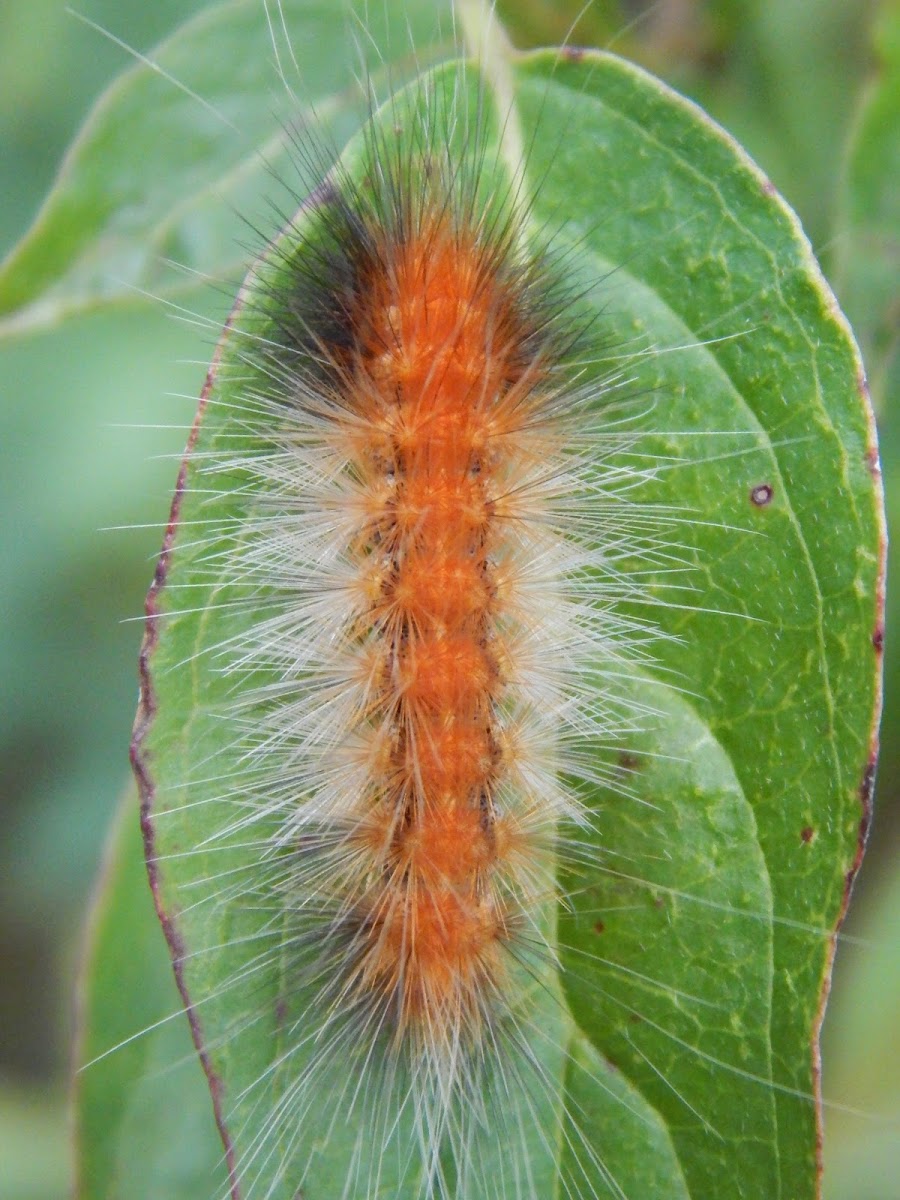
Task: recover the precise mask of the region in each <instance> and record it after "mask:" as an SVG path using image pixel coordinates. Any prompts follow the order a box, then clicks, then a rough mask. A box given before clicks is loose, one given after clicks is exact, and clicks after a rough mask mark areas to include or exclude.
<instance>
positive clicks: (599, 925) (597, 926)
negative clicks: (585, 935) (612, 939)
mask: <svg viewBox="0 0 900 1200" xmlns="http://www.w3.org/2000/svg"><path fill="white" fill-rule="evenodd" d="M605 931H606V926H605V925H604V924H603V922H602V921H595V922H594V933H605Z"/></svg>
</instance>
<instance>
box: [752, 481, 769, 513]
mask: <svg viewBox="0 0 900 1200" xmlns="http://www.w3.org/2000/svg"><path fill="white" fill-rule="evenodd" d="M774 494H775V489H774V488H773V487H772V485H771V483H758V484H757V485H756V487H753V488H751V489H750V502H751V503H752V504H755V505H756V507H757V508H765V506H766V505H767V504H769V503H770V501H771V499H772V497H773V495H774Z"/></svg>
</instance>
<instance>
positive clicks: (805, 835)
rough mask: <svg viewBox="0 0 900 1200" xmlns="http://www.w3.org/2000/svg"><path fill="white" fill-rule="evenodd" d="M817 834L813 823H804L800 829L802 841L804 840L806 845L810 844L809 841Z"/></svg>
mask: <svg viewBox="0 0 900 1200" xmlns="http://www.w3.org/2000/svg"><path fill="white" fill-rule="evenodd" d="M815 836H816V831H815V830H814V829H813V827H812V825H804V826H803V828H802V829H801V830H800V841H801V842H803V844H804V845H806V846H808V845H809V843H810V842H811V841H812V840H813V839H814V838H815Z"/></svg>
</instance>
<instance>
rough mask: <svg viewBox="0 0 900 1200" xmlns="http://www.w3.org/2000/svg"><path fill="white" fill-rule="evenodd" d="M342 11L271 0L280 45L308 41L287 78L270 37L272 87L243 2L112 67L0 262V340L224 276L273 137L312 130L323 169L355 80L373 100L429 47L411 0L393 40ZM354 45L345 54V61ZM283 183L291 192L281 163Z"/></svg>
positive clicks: (279, 154) (273, 161)
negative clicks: (117, 69)
mask: <svg viewBox="0 0 900 1200" xmlns="http://www.w3.org/2000/svg"><path fill="white" fill-rule="evenodd" d="M358 7H359V9H360V13H359V14H354V11H353V10H350V11H347V12H345V13H343V15H342V16H336V14H335V10H334V5H333V4H332V3H330V2H329V0H285V2H284V3H283V13H284V28H285V30H286V33H287V38H288V40H289V43H290V46H291V47H293V46H296V47H299V48H301V49H300V52H301V53H303V50H304V48H306V47H309V46H315V53H307V54H304V55H303V63H304V68H303V74H302V79H301V78H299V77H298V76H297V70H296V68H295V67H294V65H293V61H292V59H291V53H292V51H291V50H289V48H288V41H285V40H284V39H282V38H281V34H282V30H281V29H280V28H278V30H277V36H278V38H279V39H280V46H281V51H280V52H281V54H283V55H284V61H283V62H282V63H281V69H282V70H283V71H284V73H285V78H286V81H287V86H284V85H282V86H273V69H272V57H273V43H272V35H271V33H270V30H269V28H268V26H267V24H266V22H265V21H264V20H263V19H261V18H262V14H261V11H260V9H261V6H260V4H259V3H258V0H229V2H228V3H223V4H216V5H213V6H211V7H210V8H208V9H205V10H204V11H203V12H201V13H200V14H199V15H198V16H196V17H194V18H193V19H192V20H191V21H189V22H187V23H186V24H185V25H183V26H181V27H180V28H179V29H178V30H177V31H176V32H175V33H174V34H173V35H172V36H171V37H170V38H168V39H166V41H165V42H163V43H162V44H161V45H160V46H158V47H157V48H156V49H155V50H153V51H151V52H150V54H149V55H148V56H147V60H145V61H144V62H139V63H137V64H136V65H134V66H133V67H132V68H131V69H130V70H127V71H125V72H124V74H123V75H121V76H120V77H119V78H118V79H117V80H116V82H115V83H114V84H113V85H112V86H111V87H110V88H109V89H108V90H107V92H106V93H105V94H104V95H103V97H102V98H101V99H100V101H99V102H98V103H97V105H96V106H95V108H94V110H93V112H92V113H91V115H90V116H89V117H88V119H87V121H86V123H85V125H84V127H83V129H82V130H81V133H80V134H79V136H78V138H77V139H76V141H75V142H74V143H73V145H72V147H71V148H70V150H69V152H68V154H67V156H66V160H65V162H64V163H63V166H62V168H61V170H60V174H59V177H58V179H57V181H56V184H55V185H54V187H53V189H52V190H51V192H50V194H49V196H48V197H47V199H46V201H45V203H44V205H43V207H42V209H41V212H40V213H39V214H38V217H37V219H36V221H35V223H34V225H33V226H32V228H31V230H30V231H29V233H28V234H27V235H26V237H25V238H23V239H22V241H21V242H20V243H19V244H18V245H17V246H16V247H15V249H14V250H13V252H12V253H11V254H10V256H9V257H8V258H7V259H6V261H5V262H4V263H3V264H2V266H0V334H2V333H4V332H5V333H17V332H22V331H24V330H27V329H29V328H33V327H35V326H38V325H41V324H45V323H48V322H53V321H57V320H59V319H60V318H61V317H63V316H65V315H67V314H71V313H72V312H75V311H78V310H80V309H84V308H89V307H96V306H97V305H100V304H108V303H110V302H112V301H116V300H118V301H121V300H122V299H123V298H124V299H127V298H132V299H133V298H134V296H135V295H136V294H138V292H140V291H147V292H150V293H152V294H154V295H156V296H164V295H167V294H169V293H170V292H171V291H172V290H173V289H174V290H177V289H178V287H179V285H180V287H181V288H184V286H185V283H186V282H188V283H190V282H195V281H196V279H195V278H194V279H193V280H192V277H191V274H192V273H199V274H200V275H201V276H212V277H219V276H221V275H222V274H223V273H226V272H228V271H229V270H231V271H233V270H234V269H235V267H236V266H240V264H241V263H242V262H243V261H244V260H245V259H246V254H245V253H242V252H241V248H240V243H241V242H242V241H243V242H245V243H246V242H247V241H248V240H254V235H253V234H252V232H250V231H252V228H253V226H254V225H256V224H257V223H260V222H262V223H263V224H264V226H266V227H268V226H269V225H271V223H272V219H273V218H272V210H271V204H270V207H269V208H266V209H264V210H263V211H260V209H259V198H260V194H261V192H262V191H264V190H265V189H264V188H263V187H262V184H263V181H264V180H266V179H267V178H268V179H269V180H270V182H271V179H272V177H273V176H274V177H276V178H277V176H278V174H279V172H282V171H285V164H286V163H287V162H288V158H287V157H286V153H285V143H286V142H287V141H288V140H289V137H288V136H287V135H286V130H288V129H289V128H290V127H294V128H296V129H298V130H301V131H302V130H308V129H309V128H310V127H314V128H315V129H316V131H317V133H316V137H317V139H318V141H319V150H318V153H320V154H321V157H322V166H323V168H324V167H326V166H327V165H328V163H329V161H330V156H331V155H332V154H333V147H334V146H340V145H342V144H343V142H344V141H345V140H346V138H347V136H348V134H349V132H350V131H351V130H352V129H353V128H354V127H355V126H356V125H357V124H358V123H359V120H360V115H361V113H362V112H363V111H365V92H364V88H365V86H366V82H368V77H367V72H371V85H372V87H373V88H374V89H375V90H376V94H377V89H378V88H379V87H380V88H382V89H383V88H384V87H385V84H386V80H385V67H384V64H385V63H386V62H390V63H392V76H393V77H394V78H397V77H402V76H403V74H404V73H406V74H408V73H409V72H410V71H411V70H412V69H413V67H414V65H415V63H416V61H417V59H418V58H419V57H421V58H422V59H425V60H427V57H428V50H427V49H426V48H427V47H429V46H432V45H434V44H435V43H436V42H437V40H438V39H439V37H440V32H439V17H440V14H441V13H442V11H443V7H444V6H443V5H442V4H440V3H438V4H434V3H431V2H430V0H412V2H411V3H410V4H409V5H408V6H407V8H408V18H409V24H408V27H407V28H405V29H404V30H403V31H402V34H401V35H400V36H402V38H403V39H404V40H403V42H402V43H401V44H400V45H399V46H398V45H397V44H396V41H395V42H393V43H392V41H391V38H390V36H389V28H390V24H389V23H388V22H387V21H386V15H385V13H384V12H383V10H381V9H380V8H379V7H378V6H374V7H373V11H372V12H371V13H369V11H368V6H367V5H365V4H360V5H359V6H358ZM362 12H364V13H365V19H364V20H363V17H362V15H361V13H362ZM354 15H355V16H356V24H355V25H354V20H353V16H354ZM348 27H349V28H348ZM363 30H365V32H363ZM354 35H355V37H356V40H357V44H358V51H359V52H358V56H357V57H356V58H354V56H353V55H348V54H347V45H348V42H350V43H351V44H352V41H353V37H354ZM98 36H99V35H98ZM394 37H395V38H397V37H398V34H397V32H396V31H394ZM412 47H417V48H418V49H417V51H416V52H415V53H414V52H413V50H412ZM436 52H437V50H435V53H436ZM151 62H152V64H153V65H151ZM336 64H342V67H343V69H342V70H340V71H338V70H336ZM357 81H360V82H359V83H358V82H357ZM354 85H356V86H354ZM295 87H296V89H297V90H298V91H299V93H300V94H299V96H298V94H297V92H296V91H294V90H293V89H294V88H295ZM289 88H290V89H291V90H288V89H289ZM304 136H305V134H304ZM287 173H288V174H289V177H290V179H291V185H292V187H295V188H299V189H302V188H303V186H304V182H303V179H302V177H301V178H298V177H297V172H296V169H292V170H290V172H287ZM307 183H309V181H308V178H307ZM309 186H312V185H311V184H309ZM270 202H271V194H270ZM238 214H240V215H238ZM174 264H177V268H176V266H175V265H174Z"/></svg>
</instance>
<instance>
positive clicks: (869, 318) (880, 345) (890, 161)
mask: <svg viewBox="0 0 900 1200" xmlns="http://www.w3.org/2000/svg"><path fill="white" fill-rule="evenodd" d="M875 46H876V51H877V53H878V58H879V67H878V73H877V76H876V78H875V79H874V80H873V81H872V83H871V85H870V87H869V89H868V91H867V94H866V96H865V99H864V101H863V103H862V105H861V107H860V112H859V114H858V117H857V123H856V128H855V130H854V135H853V138H852V140H851V143H850V147H849V156H848V160H847V164H846V170H845V174H844V180H843V187H842V189H841V193H840V210H839V213H840V215H839V219H838V241H837V256H836V257H837V262H836V275H835V278H836V286H837V287H838V289H839V290H840V295H841V299H842V302H843V304H844V305H845V307H846V310H847V314H848V316H849V317H850V318H851V320H852V321H853V326H854V329H855V330H856V333H857V336H858V337H859V339H860V345H861V346H862V349H863V354H864V357H865V361H866V366H867V367H868V371H869V385H870V387H871V389H872V395H873V397H874V399H875V403H876V406H879V405H881V404H884V403H886V402H887V400H888V397H893V398H894V400H895V402H896V397H897V396H898V394H900V283H898V280H900V187H898V185H897V181H898V179H900V8H897V6H896V5H892V6H890V7H887V6H886V7H885V8H884V9H883V11H882V14H881V19H880V22H879V25H878V27H877V29H876V35H875Z"/></svg>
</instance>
